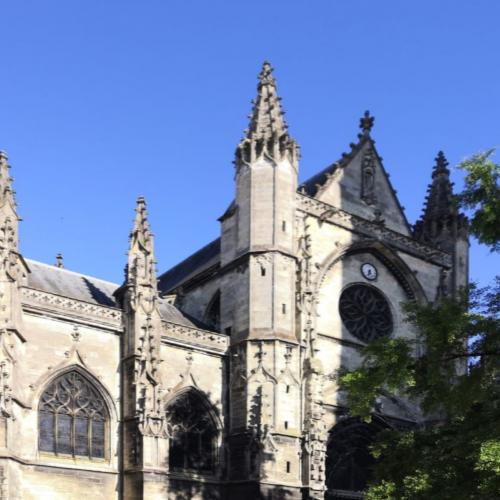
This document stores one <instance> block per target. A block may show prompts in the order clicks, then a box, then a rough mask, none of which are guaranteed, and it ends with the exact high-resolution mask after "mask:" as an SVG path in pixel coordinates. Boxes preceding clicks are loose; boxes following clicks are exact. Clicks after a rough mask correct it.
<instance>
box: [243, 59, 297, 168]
mask: <svg viewBox="0 0 500 500" xmlns="http://www.w3.org/2000/svg"><path fill="white" fill-rule="evenodd" d="M258 78H259V83H258V85H257V97H256V99H255V100H254V101H252V102H253V109H252V114H251V115H250V124H249V127H248V129H247V130H246V131H245V137H244V138H243V139H242V140H241V142H240V144H239V145H238V147H237V150H236V159H237V162H240V161H243V162H246V163H250V162H252V161H254V160H256V159H258V158H259V157H261V156H262V155H267V156H268V157H271V158H272V159H274V160H280V159H281V158H282V157H283V156H284V155H289V159H290V160H291V161H293V162H295V161H296V159H297V157H298V146H297V144H296V143H295V141H294V140H293V139H292V138H291V137H290V135H289V134H288V125H287V124H286V122H285V118H284V112H283V110H282V108H281V103H280V101H281V99H280V98H279V97H278V94H277V92H276V79H275V78H274V76H273V68H272V67H271V64H270V63H269V62H267V61H265V62H264V64H263V65H262V70H261V72H260V74H259V77H258Z"/></svg>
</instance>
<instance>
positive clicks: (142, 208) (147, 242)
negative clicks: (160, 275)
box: [126, 196, 156, 288]
mask: <svg viewBox="0 0 500 500" xmlns="http://www.w3.org/2000/svg"><path fill="white" fill-rule="evenodd" d="M135 213H136V215H135V219H134V225H133V228H132V232H131V233H130V248H129V252H128V266H127V276H126V279H127V280H128V281H130V280H133V279H137V270H138V269H137V265H138V264H137V263H138V262H142V263H143V264H142V265H143V266H144V269H143V270H142V271H141V276H142V278H144V279H145V280H146V281H147V283H148V284H149V286H151V287H153V288H154V287H156V268H155V257H154V243H153V234H152V233H151V230H150V228H149V223H148V212H147V209H146V200H145V199H144V197H143V196H139V197H138V198H137V206H136V208H135Z"/></svg>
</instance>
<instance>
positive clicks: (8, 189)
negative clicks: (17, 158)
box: [0, 151, 16, 207]
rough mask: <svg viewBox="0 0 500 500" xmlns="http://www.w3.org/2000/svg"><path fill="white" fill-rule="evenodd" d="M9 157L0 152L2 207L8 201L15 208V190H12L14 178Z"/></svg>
mask: <svg viewBox="0 0 500 500" xmlns="http://www.w3.org/2000/svg"><path fill="white" fill-rule="evenodd" d="M7 160H8V157H7V154H6V153H5V152H4V151H0V205H3V204H4V203H5V202H6V201H10V203H11V204H12V205H13V206H14V207H15V205H16V202H15V196H14V190H13V189H12V177H11V176H10V166H9V164H8V162H7Z"/></svg>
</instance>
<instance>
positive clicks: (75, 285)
mask: <svg viewBox="0 0 500 500" xmlns="http://www.w3.org/2000/svg"><path fill="white" fill-rule="evenodd" d="M26 262H27V263H28V266H29V268H30V270H31V273H29V274H28V286H29V287H30V288H36V289H37V290H42V291H44V292H49V293H55V294H57V295H62V296H63V297H70V298H72V299H77V300H83V301H85V302H90V303H92V304H98V305H101V306H107V307H118V304H117V303H116V300H115V298H114V297H113V292H114V291H115V290H116V289H117V288H118V286H119V285H117V284H116V283H111V282H109V281H104V280H100V279H97V278H93V277H91V276H85V275H84V274H80V273H75V272H74V271H69V270H68V269H63V268H60V267H56V266H50V265H48V264H43V263H42V262H37V261H35V260H30V259H26Z"/></svg>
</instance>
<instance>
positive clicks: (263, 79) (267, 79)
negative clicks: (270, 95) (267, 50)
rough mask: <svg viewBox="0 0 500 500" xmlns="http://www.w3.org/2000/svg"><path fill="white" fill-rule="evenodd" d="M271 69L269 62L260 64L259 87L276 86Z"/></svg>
mask: <svg viewBox="0 0 500 500" xmlns="http://www.w3.org/2000/svg"><path fill="white" fill-rule="evenodd" d="M273 69H274V68H273V67H272V66H271V63H270V62H269V61H267V60H266V61H264V62H263V63H262V70H261V72H260V73H259V81H260V85H276V80H275V79H274V76H273Z"/></svg>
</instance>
